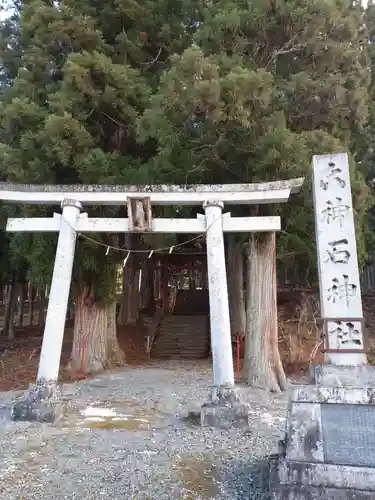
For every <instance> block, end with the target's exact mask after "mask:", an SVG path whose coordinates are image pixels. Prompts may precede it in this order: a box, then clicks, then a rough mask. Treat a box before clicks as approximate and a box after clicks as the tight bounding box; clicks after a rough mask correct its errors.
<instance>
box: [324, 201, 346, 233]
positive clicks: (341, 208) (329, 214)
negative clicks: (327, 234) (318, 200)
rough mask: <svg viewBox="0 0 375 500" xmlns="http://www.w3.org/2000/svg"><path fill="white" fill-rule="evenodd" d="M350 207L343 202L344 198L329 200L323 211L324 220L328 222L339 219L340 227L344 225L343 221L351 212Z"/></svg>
mask: <svg viewBox="0 0 375 500" xmlns="http://www.w3.org/2000/svg"><path fill="white" fill-rule="evenodd" d="M349 208H350V207H349V205H345V204H344V203H342V198H336V200H335V202H332V201H330V200H328V201H326V203H325V209H324V210H322V212H321V213H322V215H323V220H324V221H325V222H326V223H327V224H331V223H332V222H336V221H338V222H339V224H340V227H342V223H343V221H344V219H345V217H346V215H347V213H348V212H349Z"/></svg>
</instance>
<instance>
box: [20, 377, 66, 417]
mask: <svg viewBox="0 0 375 500" xmlns="http://www.w3.org/2000/svg"><path fill="white" fill-rule="evenodd" d="M65 409H66V403H65V402H64V401H63V399H62V393H61V387H60V386H59V385H57V384H56V383H55V382H48V381H41V382H37V383H36V384H35V385H33V386H31V387H30V388H29V389H28V391H26V392H25V394H24V395H23V396H21V398H20V399H18V400H17V401H15V403H14V404H13V406H12V408H11V414H10V417H11V419H12V420H15V421H28V422H47V423H54V422H56V421H57V420H59V419H60V418H61V417H62V416H63V414H64V412H65Z"/></svg>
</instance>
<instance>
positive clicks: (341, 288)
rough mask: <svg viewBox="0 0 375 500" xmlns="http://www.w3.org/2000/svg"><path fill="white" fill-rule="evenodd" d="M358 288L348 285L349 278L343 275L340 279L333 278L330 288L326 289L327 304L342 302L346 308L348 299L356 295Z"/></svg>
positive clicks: (348, 303)
mask: <svg viewBox="0 0 375 500" xmlns="http://www.w3.org/2000/svg"><path fill="white" fill-rule="evenodd" d="M357 290H358V286H357V285H354V284H353V283H349V276H348V275H347V274H343V275H342V277H341V278H340V279H339V278H333V280H332V286H331V287H330V288H329V289H328V295H327V300H328V302H333V303H336V302H338V301H339V300H343V301H344V302H345V304H346V306H347V307H349V305H350V297H353V296H355V295H356V294H357Z"/></svg>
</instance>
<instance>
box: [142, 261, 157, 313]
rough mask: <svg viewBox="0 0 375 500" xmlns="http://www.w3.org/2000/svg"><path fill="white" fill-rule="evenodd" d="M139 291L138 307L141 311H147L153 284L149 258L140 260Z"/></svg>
mask: <svg viewBox="0 0 375 500" xmlns="http://www.w3.org/2000/svg"><path fill="white" fill-rule="evenodd" d="M141 271H142V279H141V291H140V294H141V296H140V309H141V310H142V311H149V310H150V309H151V306H152V302H153V296H154V284H153V266H152V261H151V259H148V258H147V256H146V258H144V259H142V262H141Z"/></svg>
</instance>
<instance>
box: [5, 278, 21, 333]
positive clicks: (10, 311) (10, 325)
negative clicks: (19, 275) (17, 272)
mask: <svg viewBox="0 0 375 500" xmlns="http://www.w3.org/2000/svg"><path fill="white" fill-rule="evenodd" d="M17 288H18V287H17V279H16V278H13V279H12V283H11V285H10V286H9V292H8V300H7V304H6V309H5V319H4V334H5V336H6V337H7V338H8V340H13V339H14V314H15V312H16V307H17V298H18V293H17Z"/></svg>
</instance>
